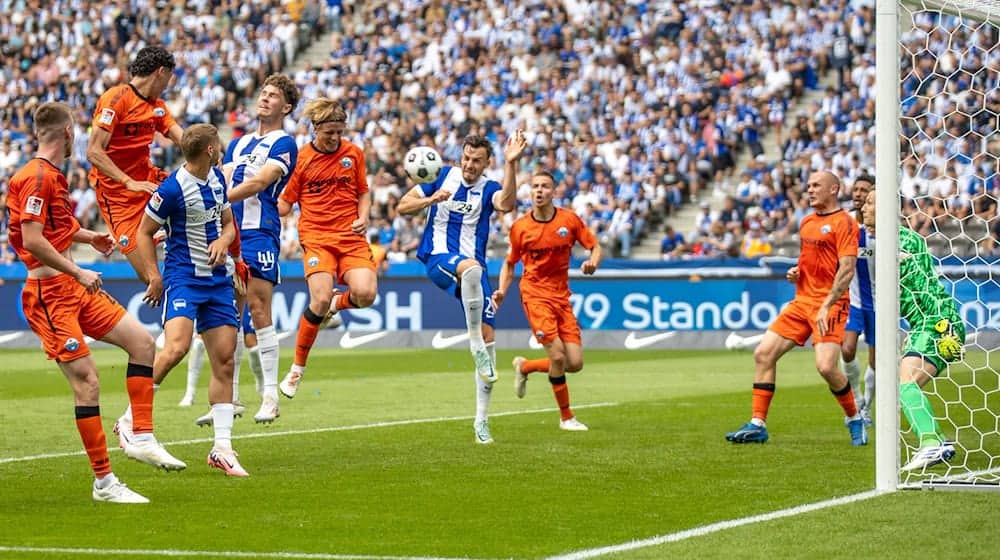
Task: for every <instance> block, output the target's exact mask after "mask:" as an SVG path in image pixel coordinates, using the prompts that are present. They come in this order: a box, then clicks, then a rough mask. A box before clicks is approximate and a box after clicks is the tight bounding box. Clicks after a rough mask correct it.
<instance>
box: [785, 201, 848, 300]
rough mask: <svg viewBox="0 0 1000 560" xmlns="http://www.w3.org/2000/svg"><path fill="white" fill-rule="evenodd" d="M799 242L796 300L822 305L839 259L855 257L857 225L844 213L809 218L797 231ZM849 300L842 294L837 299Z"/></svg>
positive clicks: (838, 266)
mask: <svg viewBox="0 0 1000 560" xmlns="http://www.w3.org/2000/svg"><path fill="white" fill-rule="evenodd" d="M799 238H800V239H801V240H802V242H801V253H800V254H799V282H798V284H796V285H795V297H796V298H798V299H801V300H805V301H814V302H822V301H823V300H824V299H826V297H827V296H828V295H829V294H830V289H831V288H833V279H834V277H835V276H836V275H837V269H838V268H840V257H856V256H858V223H857V222H856V221H854V218H853V217H851V215H850V214H848V213H847V212H845V211H843V210H837V211H835V212H831V213H829V214H815V213H813V214H809V215H808V216H806V217H805V218H804V219H803V220H802V225H801V226H800V227H799ZM849 297H850V295H849V294H848V291H847V290H844V294H843V295H842V296H841V297H840V299H842V300H847V299H848V298H849Z"/></svg>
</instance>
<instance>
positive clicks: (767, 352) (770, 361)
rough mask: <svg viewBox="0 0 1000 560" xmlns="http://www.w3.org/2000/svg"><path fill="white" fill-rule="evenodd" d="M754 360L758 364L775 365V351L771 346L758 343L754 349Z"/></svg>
mask: <svg viewBox="0 0 1000 560" xmlns="http://www.w3.org/2000/svg"><path fill="white" fill-rule="evenodd" d="M753 361H754V363H755V364H757V365H758V366H773V365H774V362H775V359H774V352H773V351H772V350H771V348H769V347H766V346H765V345H763V344H758V345H757V348H754V351H753Z"/></svg>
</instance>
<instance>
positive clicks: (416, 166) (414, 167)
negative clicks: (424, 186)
mask: <svg viewBox="0 0 1000 560" xmlns="http://www.w3.org/2000/svg"><path fill="white" fill-rule="evenodd" d="M403 168H404V169H406V174H407V175H408V176H409V177H410V180H411V181H413V182H414V183H431V182H433V181H434V180H435V179H437V176H438V173H440V172H441V155H440V154H438V153H437V150H435V149H434V148H430V147H427V146H417V147H416V148H413V149H411V150H410V151H408V152H406V156H405V157H404V158H403Z"/></svg>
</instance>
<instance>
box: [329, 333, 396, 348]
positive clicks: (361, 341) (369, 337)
mask: <svg viewBox="0 0 1000 560" xmlns="http://www.w3.org/2000/svg"><path fill="white" fill-rule="evenodd" d="M387 334H389V331H377V332H373V333H368V334H363V335H360V336H355V335H352V334H351V331H345V332H344V336H342V337H340V347H341V348H346V349H351V348H357V347H358V346H363V345H365V344H368V343H369V342H375V341H376V340H378V339H380V338H384V337H385V335H387Z"/></svg>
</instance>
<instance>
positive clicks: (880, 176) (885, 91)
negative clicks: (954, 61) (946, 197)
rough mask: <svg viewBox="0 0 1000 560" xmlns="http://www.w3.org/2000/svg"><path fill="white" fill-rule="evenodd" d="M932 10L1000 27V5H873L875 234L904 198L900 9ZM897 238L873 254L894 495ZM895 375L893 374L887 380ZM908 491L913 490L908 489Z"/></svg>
mask: <svg viewBox="0 0 1000 560" xmlns="http://www.w3.org/2000/svg"><path fill="white" fill-rule="evenodd" d="M901 4H904V5H906V6H909V7H918V6H921V7H924V8H933V9H935V10H939V11H941V12H945V13H950V14H958V15H962V16H968V17H970V18H974V19H980V20H987V19H989V20H991V21H992V22H995V25H998V26H1000V0H876V6H875V14H876V16H875V44H876V49H875V51H876V52H875V71H876V82H877V84H878V87H877V88H876V97H875V130H876V131H877V135H876V139H875V160H876V169H875V181H876V185H893V188H877V189H876V201H875V202H876V210H875V229H876V230H877V231H881V232H896V231H897V230H898V229H899V223H900V216H899V208H900V198H899V180H900V159H899V156H900V151H899V143H900V138H899V135H900V131H901V127H900V118H901V113H900V97H899V91H900V78H901V76H900V45H899V42H900V36H901V33H900V15H901V11H900V6H901ZM898 256H899V237H898V236H897V235H889V234H883V235H880V236H879V238H878V248H877V250H876V251H875V275H876V277H877V278H878V289H877V291H876V296H875V333H876V336H875V338H876V339H878V340H881V341H892V343H889V344H887V343H882V344H880V345H879V347H878V351H877V352H876V355H875V358H876V363H875V370H876V371H877V372H879V373H878V374H877V375H876V382H875V386H876V391H875V392H876V395H877V398H876V403H875V413H876V415H877V416H876V417H877V422H876V423H875V488H876V490H879V491H883V492H892V491H895V490H897V489H899V488H901V486H900V472H899V469H900V461H899V459H900V451H899V447H900V444H899V431H900V422H899V415H900V409H899V375H898V371H899V359H900V356H899V344H898V343H897V341H898V340H899V334H900V333H899V260H898ZM888 372H893V374H892V375H886V373H888ZM907 487H911V488H912V487H913V486H912V485H908V486H907ZM920 487H921V488H926V489H935V488H936V489H977V490H978V489H988V490H1000V485H997V484H996V483H983V484H979V483H963V482H954V483H949V482H948V481H924V482H923V483H922V484H920Z"/></svg>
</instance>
